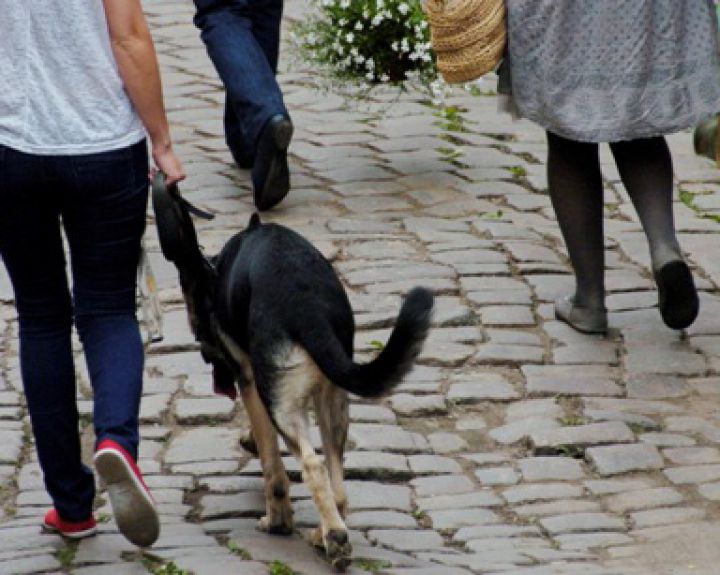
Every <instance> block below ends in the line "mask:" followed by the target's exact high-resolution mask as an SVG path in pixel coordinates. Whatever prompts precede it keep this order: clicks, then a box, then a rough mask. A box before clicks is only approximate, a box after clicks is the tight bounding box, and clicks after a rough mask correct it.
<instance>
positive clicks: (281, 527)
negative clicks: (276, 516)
mask: <svg viewBox="0 0 720 575" xmlns="http://www.w3.org/2000/svg"><path fill="white" fill-rule="evenodd" d="M257 529H258V531H262V532H263V533H267V534H268V535H292V533H293V526H292V524H291V523H290V524H288V523H284V522H280V523H271V522H270V520H269V519H268V516H267V515H263V516H262V517H261V518H260V519H259V520H258V522H257Z"/></svg>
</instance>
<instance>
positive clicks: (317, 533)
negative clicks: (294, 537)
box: [308, 527, 325, 551]
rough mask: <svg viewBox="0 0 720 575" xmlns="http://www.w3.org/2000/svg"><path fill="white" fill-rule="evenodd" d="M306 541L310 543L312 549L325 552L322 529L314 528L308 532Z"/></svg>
mask: <svg viewBox="0 0 720 575" xmlns="http://www.w3.org/2000/svg"><path fill="white" fill-rule="evenodd" d="M308 541H310V545H312V546H313V547H317V548H318V549H322V550H323V551H324V550H325V539H324V538H323V534H322V529H321V528H320V527H316V528H315V529H313V530H312V531H310V533H309V534H308Z"/></svg>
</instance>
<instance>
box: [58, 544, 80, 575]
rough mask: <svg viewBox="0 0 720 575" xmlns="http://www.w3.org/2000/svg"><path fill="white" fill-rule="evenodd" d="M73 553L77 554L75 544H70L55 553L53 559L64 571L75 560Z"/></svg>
mask: <svg viewBox="0 0 720 575" xmlns="http://www.w3.org/2000/svg"><path fill="white" fill-rule="evenodd" d="M75 553H77V543H76V544H74V545H73V544H72V543H70V544H67V545H66V546H65V547H61V548H60V549H58V550H57V551H56V552H55V559H57V560H58V561H59V562H60V565H62V566H63V568H64V569H67V568H68V567H70V565H72V562H73V560H74V559H75Z"/></svg>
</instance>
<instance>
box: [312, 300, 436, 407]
mask: <svg viewBox="0 0 720 575" xmlns="http://www.w3.org/2000/svg"><path fill="white" fill-rule="evenodd" d="M432 311H433V295H432V293H431V292H430V291H429V290H428V289H426V288H422V287H416V288H413V289H412V290H411V291H410V293H409V294H408V296H407V298H405V301H404V302H403V305H402V307H401V308H400V314H399V315H398V318H397V321H396V323H395V328H394V329H393V331H392V333H391V334H390V339H389V340H388V342H387V344H386V345H385V346H384V348H383V349H382V351H381V352H380V354H379V355H378V356H377V357H376V358H375V359H373V360H372V361H371V362H369V363H365V364H358V363H355V362H354V361H352V358H350V357H348V354H347V353H346V352H345V350H344V349H343V348H342V346H341V345H340V342H339V341H338V340H337V338H336V337H334V336H332V335H330V337H327V339H325V341H324V342H323V344H322V345H321V348H322V350H321V349H317V350H313V349H312V347H314V346H312V345H308V346H307V350H308V352H309V353H310V355H311V356H312V357H313V359H314V360H315V363H317V365H318V367H319V368H320V370H321V371H322V372H323V373H324V374H325V376H326V377H327V378H328V379H329V380H330V381H332V382H333V383H334V384H336V385H338V386H340V387H342V388H343V389H345V390H347V391H349V392H350V393H354V394H356V395H359V396H361V397H379V396H381V395H384V394H386V393H388V392H389V391H391V390H392V389H393V388H394V387H395V386H396V385H397V384H398V383H400V381H401V380H402V378H403V376H405V374H407V373H408V372H409V371H410V369H411V368H412V366H413V362H414V361H415V358H416V357H417V356H418V354H419V353H420V351H421V350H422V346H423V343H424V342H425V338H426V337H427V334H428V330H429V329H430V320H431V317H432ZM314 351H317V353H314Z"/></svg>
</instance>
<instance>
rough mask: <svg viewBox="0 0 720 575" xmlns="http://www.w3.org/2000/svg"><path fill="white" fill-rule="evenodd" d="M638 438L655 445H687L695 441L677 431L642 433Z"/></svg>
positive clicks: (693, 443)
mask: <svg viewBox="0 0 720 575" xmlns="http://www.w3.org/2000/svg"><path fill="white" fill-rule="evenodd" d="M638 439H639V440H640V441H642V442H644V443H650V444H651V445H656V446H657V447H688V446H692V445H695V443H697V442H696V441H695V440H694V439H693V438H692V437H688V436H686V435H680V434H677V433H643V434H641V435H639V436H638Z"/></svg>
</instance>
